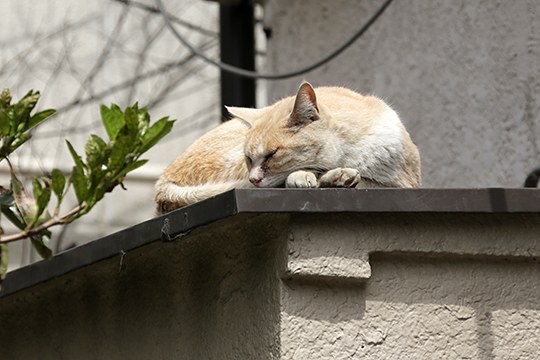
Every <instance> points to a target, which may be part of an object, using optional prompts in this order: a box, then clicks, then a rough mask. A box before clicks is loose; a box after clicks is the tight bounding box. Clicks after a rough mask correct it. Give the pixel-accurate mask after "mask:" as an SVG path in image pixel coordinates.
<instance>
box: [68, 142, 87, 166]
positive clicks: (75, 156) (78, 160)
mask: <svg viewBox="0 0 540 360" xmlns="http://www.w3.org/2000/svg"><path fill="white" fill-rule="evenodd" d="M66 143H67V146H68V149H69V152H70V153H71V157H72V158H73V160H74V161H75V165H76V166H77V167H80V168H81V169H84V168H85V167H86V166H85V165H84V163H83V161H82V159H81V157H80V155H79V154H77V152H76V151H75V149H74V148H73V145H71V143H70V142H69V141H68V140H66Z"/></svg>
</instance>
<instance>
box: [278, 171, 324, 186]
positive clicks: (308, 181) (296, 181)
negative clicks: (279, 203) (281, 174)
mask: <svg viewBox="0 0 540 360" xmlns="http://www.w3.org/2000/svg"><path fill="white" fill-rule="evenodd" d="M285 187H287V188H314V187H317V177H316V176H315V174H314V173H312V172H310V171H303V170H299V171H295V172H293V173H292V174H290V175H289V176H287V180H286V181H285Z"/></svg>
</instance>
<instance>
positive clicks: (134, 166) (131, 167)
mask: <svg viewBox="0 0 540 360" xmlns="http://www.w3.org/2000/svg"><path fill="white" fill-rule="evenodd" d="M147 162H148V160H137V161H135V162H132V163H131V164H129V165H127V166H126V167H125V168H123V169H122V171H121V172H120V174H119V177H120V178H123V177H125V176H126V175H127V174H128V173H130V172H132V171H133V170H135V169H138V168H140V167H141V166H143V165H144V164H146V163H147Z"/></svg>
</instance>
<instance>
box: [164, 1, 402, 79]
mask: <svg viewBox="0 0 540 360" xmlns="http://www.w3.org/2000/svg"><path fill="white" fill-rule="evenodd" d="M155 1H156V6H157V8H158V9H159V11H160V13H161V16H162V17H163V21H164V22H165V24H166V25H167V27H168V28H169V30H171V32H172V33H173V35H174V36H175V37H176V38H177V39H178V40H179V41H180V42H181V43H182V44H183V45H184V46H185V47H186V48H188V50H189V51H190V52H191V53H192V54H194V55H196V56H197V57H199V58H201V59H203V60H204V61H206V62H207V63H209V64H212V65H214V66H216V67H218V68H220V69H221V70H223V71H226V72H228V73H231V74H234V75H239V76H243V77H246V78H251V79H265V80H283V79H288V78H292V77H295V76H299V75H303V74H306V73H308V72H310V71H312V70H315V69H316V68H318V67H320V66H322V65H324V64H326V63H328V62H329V61H331V60H332V59H334V58H335V57H337V56H338V55H339V54H341V53H342V52H343V51H345V50H346V49H347V48H348V47H349V46H351V44H353V43H354V42H355V41H356V40H358V39H359V38H360V37H361V36H362V35H364V33H365V32H366V31H367V30H368V29H369V28H370V27H371V26H372V25H373V24H374V23H375V22H376V21H377V19H379V17H380V16H381V15H382V14H383V12H384V11H385V10H386V8H387V7H388V6H390V4H391V3H392V1H393V0H386V1H385V2H384V3H383V4H382V5H381V6H380V7H379V8H378V9H377V11H375V13H374V14H373V15H372V16H371V17H370V18H369V20H368V21H367V22H366V23H365V24H364V25H363V26H362V27H361V28H360V29H358V30H357V31H356V32H355V33H354V34H353V35H352V36H351V37H350V38H349V39H348V40H347V41H345V42H344V43H343V44H342V45H341V46H339V47H338V48H336V49H335V50H333V51H332V52H331V53H329V54H328V55H326V56H325V57H323V58H321V59H320V60H318V61H316V62H315V63H313V64H311V65H308V66H305V67H303V68H300V69H297V70H292V71H287V72H284V73H275V74H271V73H259V72H256V71H250V70H246V69H242V68H239V67H236V66H232V65H230V64H227V63H224V62H221V61H217V60H214V59H212V58H210V57H208V56H206V54H204V53H203V52H202V51H201V50H200V49H197V48H196V47H194V46H193V45H191V44H190V43H189V41H187V40H186V38H185V37H184V36H182V35H181V34H180V33H179V32H178V30H177V29H176V28H175V26H174V25H173V24H172V22H171V18H173V17H172V15H171V14H170V13H169V12H168V11H167V9H166V8H165V5H164V4H163V1H162V0H155Z"/></svg>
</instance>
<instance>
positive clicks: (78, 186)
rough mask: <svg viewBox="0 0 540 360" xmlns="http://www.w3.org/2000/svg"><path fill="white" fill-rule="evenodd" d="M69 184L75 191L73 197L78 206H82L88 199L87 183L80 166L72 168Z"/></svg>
mask: <svg viewBox="0 0 540 360" xmlns="http://www.w3.org/2000/svg"><path fill="white" fill-rule="evenodd" d="M71 183H72V184H73V188H74V189H75V195H76V196H77V200H78V201H79V204H82V203H83V202H84V201H85V200H86V199H87V198H88V192H89V185H90V184H89V183H88V179H87V177H86V176H85V175H84V171H83V169H82V167H80V166H74V167H73V172H72V173H71Z"/></svg>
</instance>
